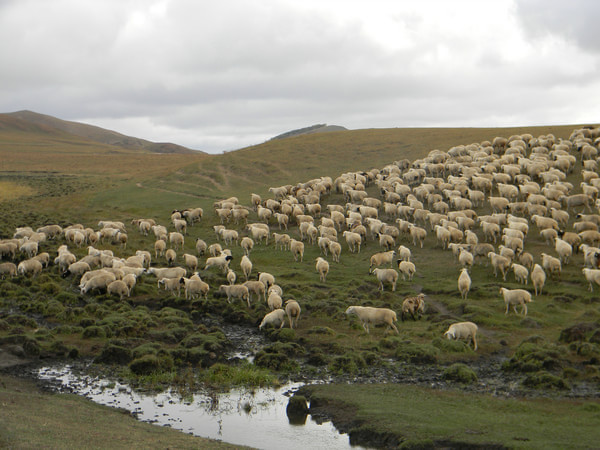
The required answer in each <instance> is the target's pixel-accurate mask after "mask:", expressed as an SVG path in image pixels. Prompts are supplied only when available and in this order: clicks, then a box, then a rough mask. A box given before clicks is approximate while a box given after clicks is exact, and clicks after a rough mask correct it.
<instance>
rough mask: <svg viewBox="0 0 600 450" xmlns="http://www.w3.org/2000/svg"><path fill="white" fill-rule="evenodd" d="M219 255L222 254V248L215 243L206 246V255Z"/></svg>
mask: <svg viewBox="0 0 600 450" xmlns="http://www.w3.org/2000/svg"><path fill="white" fill-rule="evenodd" d="M221 253H223V247H221V244H219V243H215V244H211V245H209V246H208V254H209V255H210V256H212V257H215V256H219V255H220V254H221Z"/></svg>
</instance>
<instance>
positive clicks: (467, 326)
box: [444, 322, 477, 351]
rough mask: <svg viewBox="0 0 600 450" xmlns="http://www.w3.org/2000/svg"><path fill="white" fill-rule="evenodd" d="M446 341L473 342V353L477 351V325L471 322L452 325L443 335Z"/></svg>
mask: <svg viewBox="0 0 600 450" xmlns="http://www.w3.org/2000/svg"><path fill="white" fill-rule="evenodd" d="M444 336H445V337H446V339H449V340H452V339H466V340H467V341H471V342H473V351H476V350H477V325H475V324H474V323H473V322H458V323H453V324H452V325H450V327H448V331H446V332H445V333H444Z"/></svg>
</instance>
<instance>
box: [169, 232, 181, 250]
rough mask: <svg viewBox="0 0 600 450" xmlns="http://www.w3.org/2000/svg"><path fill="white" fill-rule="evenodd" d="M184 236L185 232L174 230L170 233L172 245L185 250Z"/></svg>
mask: <svg viewBox="0 0 600 450" xmlns="http://www.w3.org/2000/svg"><path fill="white" fill-rule="evenodd" d="M184 241H185V239H184V237H183V234H181V233H179V232H177V231H172V232H171V233H169V242H170V244H171V246H172V247H173V248H175V249H176V250H177V249H181V250H183V244H184Z"/></svg>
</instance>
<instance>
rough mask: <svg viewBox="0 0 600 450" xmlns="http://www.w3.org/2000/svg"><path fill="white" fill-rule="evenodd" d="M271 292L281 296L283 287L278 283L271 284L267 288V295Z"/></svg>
mask: <svg viewBox="0 0 600 450" xmlns="http://www.w3.org/2000/svg"><path fill="white" fill-rule="evenodd" d="M273 293H275V294H277V295H279V296H280V297H282V296H283V289H282V288H281V286H279V285H278V284H274V285H272V286H269V289H268V290H267V295H271V294H273Z"/></svg>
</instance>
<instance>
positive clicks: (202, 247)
mask: <svg viewBox="0 0 600 450" xmlns="http://www.w3.org/2000/svg"><path fill="white" fill-rule="evenodd" d="M207 249H208V246H207V245H206V242H205V241H204V240H202V239H200V238H198V239H196V253H197V254H198V255H199V256H200V255H204V253H206V250H207Z"/></svg>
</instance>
